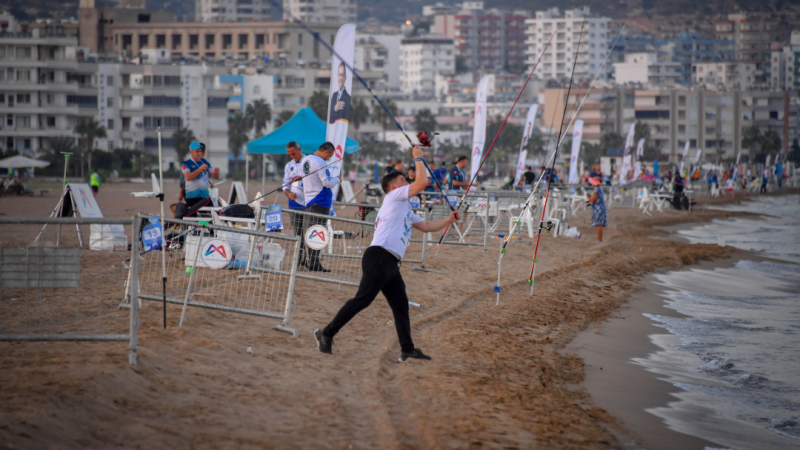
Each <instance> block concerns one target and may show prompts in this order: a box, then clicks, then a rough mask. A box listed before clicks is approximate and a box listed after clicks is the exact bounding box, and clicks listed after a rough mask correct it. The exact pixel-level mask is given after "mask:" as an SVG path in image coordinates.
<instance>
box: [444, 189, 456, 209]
mask: <svg viewBox="0 0 800 450" xmlns="http://www.w3.org/2000/svg"><path fill="white" fill-rule="evenodd" d="M446 194H447V201H448V202H449V203H450V206H456V205H457V204H458V191H447V192H446Z"/></svg>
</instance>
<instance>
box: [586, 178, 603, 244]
mask: <svg viewBox="0 0 800 450" xmlns="http://www.w3.org/2000/svg"><path fill="white" fill-rule="evenodd" d="M589 184H591V185H592V187H594V192H593V193H592V195H589V194H586V198H587V199H588V200H589V202H590V203H591V204H592V226H593V227H597V239H595V241H596V242H603V227H605V226H606V225H607V224H608V223H607V221H606V195H605V193H604V192H603V188H601V187H600V185H601V184H602V183H600V180H598V179H597V178H595V177H591V178H589Z"/></svg>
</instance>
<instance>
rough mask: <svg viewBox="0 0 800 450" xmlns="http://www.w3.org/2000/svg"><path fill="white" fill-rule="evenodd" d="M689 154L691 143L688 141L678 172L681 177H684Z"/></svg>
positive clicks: (684, 147)
mask: <svg viewBox="0 0 800 450" xmlns="http://www.w3.org/2000/svg"><path fill="white" fill-rule="evenodd" d="M688 154H689V141H686V145H684V146H683V157H682V158H681V168H680V170H679V171H678V173H679V174H680V176H683V163H684V162H685V161H686V155H688Z"/></svg>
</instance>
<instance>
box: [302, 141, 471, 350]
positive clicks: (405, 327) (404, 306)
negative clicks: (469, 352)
mask: <svg viewBox="0 0 800 450" xmlns="http://www.w3.org/2000/svg"><path fill="white" fill-rule="evenodd" d="M412 154H413V155H414V161H415V162H416V163H415V165H416V170H417V177H416V179H415V180H414V183H413V184H408V182H407V181H406V179H405V178H404V177H403V174H402V173H401V172H392V173H390V174H388V175H385V176H384V177H383V179H382V180H381V187H382V188H383V192H384V193H385V194H386V197H385V198H384V200H383V205H381V209H380V211H379V212H378V217H377V218H376V219H375V235H374V237H373V238H372V244H371V245H370V247H369V248H367V250H365V251H364V256H363V257H362V259H361V270H362V276H361V282H360V283H359V286H358V292H356V296H355V297H353V298H352V299H350V300H348V301H347V303H345V304H344V306H342V308H341V309H340V310H339V312H338V313H337V314H336V316H335V317H334V318H333V320H332V321H331V322H330V323H329V324H328V326H326V327H325V328H324V329H319V328H318V329H317V330H316V331H314V338H315V339H316V340H317V347H318V348H319V351H321V352H322V353H332V351H331V347H332V346H333V337H334V336H335V335H336V333H338V332H339V330H341V329H342V327H344V326H345V325H346V324H347V323H348V322H349V321H350V320H351V319H353V317H355V316H356V314H358V313H359V312H360V311H361V310H363V309H364V308H366V307H368V306H369V305H370V304H371V303H372V301H373V300H375V297H376V296H377V295H378V293H379V292H383V295H384V297H386V301H387V302H388V303H389V307H390V308H391V309H392V314H393V315H394V324H395V328H396V330H397V337H398V339H399V341H400V349H401V353H400V361H401V362H402V361H405V360H406V359H408V358H415V359H431V358H430V357H429V356H427V355H425V354H424V353H422V351H421V350H420V349H418V348H415V347H414V342H413V341H412V340H411V321H410V320H409V317H408V297H407V296H406V285H405V283H404V282H403V277H402V276H401V275H400V261H401V260H402V259H403V255H404V254H405V251H406V247H408V241H409V239H410V238H411V231H412V230H411V229H412V228H416V229H417V230H420V231H422V232H426V233H427V232H433V231H438V230H441V229H442V228H444V227H446V226H447V225H449V224H453V223H455V222H457V221H458V220H460V219H461V216H460V214H459V213H458V211H453V212H452V213H450V216H449V217H447V218H444V219H441V220H437V221H432V222H425V221H423V219H422V218H421V217H419V216H418V215H416V214H414V213H413V212H412V211H411V205H410V204H409V202H408V200H409V199H410V198H412V197H414V196H415V195H417V194H419V193H420V192H422V191H423V190H425V187H426V186H427V184H428V174H427V172H426V171H425V164H424V162H423V159H422V150H420V148H419V147H417V146H414V149H413V150H412Z"/></svg>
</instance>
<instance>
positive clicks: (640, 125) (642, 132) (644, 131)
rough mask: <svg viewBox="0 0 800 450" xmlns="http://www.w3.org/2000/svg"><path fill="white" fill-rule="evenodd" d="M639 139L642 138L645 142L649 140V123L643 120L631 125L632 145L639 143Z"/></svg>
mask: <svg viewBox="0 0 800 450" xmlns="http://www.w3.org/2000/svg"><path fill="white" fill-rule="evenodd" d="M639 139H644V141H645V143H646V142H647V141H649V140H650V125H648V124H646V123H644V122H636V125H634V126H633V145H634V147H635V146H636V145H638V144H639Z"/></svg>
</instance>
